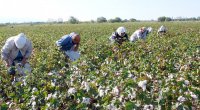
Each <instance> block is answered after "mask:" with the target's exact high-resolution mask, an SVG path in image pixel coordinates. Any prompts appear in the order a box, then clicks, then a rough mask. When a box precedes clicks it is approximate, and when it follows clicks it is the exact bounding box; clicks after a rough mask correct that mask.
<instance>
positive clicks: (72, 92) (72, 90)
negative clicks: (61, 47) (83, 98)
mask: <svg viewBox="0 0 200 110" xmlns="http://www.w3.org/2000/svg"><path fill="white" fill-rule="evenodd" d="M74 93H76V89H75V88H69V89H68V94H69V95H71V94H74Z"/></svg>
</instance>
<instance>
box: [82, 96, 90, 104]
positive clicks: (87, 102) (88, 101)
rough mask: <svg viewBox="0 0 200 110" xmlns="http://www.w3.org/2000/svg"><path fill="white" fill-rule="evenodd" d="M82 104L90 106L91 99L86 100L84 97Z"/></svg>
mask: <svg viewBox="0 0 200 110" xmlns="http://www.w3.org/2000/svg"><path fill="white" fill-rule="evenodd" d="M82 103H85V104H90V98H85V97H83V101H82Z"/></svg>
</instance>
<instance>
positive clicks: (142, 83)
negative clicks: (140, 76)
mask: <svg viewBox="0 0 200 110" xmlns="http://www.w3.org/2000/svg"><path fill="white" fill-rule="evenodd" d="M146 84H147V80H144V81H140V82H139V83H138V86H139V87H141V88H142V90H143V91H145V90H146Z"/></svg>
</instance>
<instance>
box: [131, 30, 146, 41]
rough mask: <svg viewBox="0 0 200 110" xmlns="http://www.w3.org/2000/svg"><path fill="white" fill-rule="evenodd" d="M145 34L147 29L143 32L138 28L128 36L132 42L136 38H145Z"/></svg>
mask: <svg viewBox="0 0 200 110" xmlns="http://www.w3.org/2000/svg"><path fill="white" fill-rule="evenodd" d="M146 35H147V31H145V32H143V33H142V31H141V30H140V29H139V30H136V31H135V32H134V33H133V34H132V35H131V37H130V41H131V42H134V41H136V40H137V39H145V38H146Z"/></svg>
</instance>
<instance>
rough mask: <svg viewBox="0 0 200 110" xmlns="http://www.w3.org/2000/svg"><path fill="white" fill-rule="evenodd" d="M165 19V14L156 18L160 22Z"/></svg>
mask: <svg viewBox="0 0 200 110" xmlns="http://www.w3.org/2000/svg"><path fill="white" fill-rule="evenodd" d="M165 19H166V17H165V16H162V17H159V18H158V21H160V22H164V21H165Z"/></svg>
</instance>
